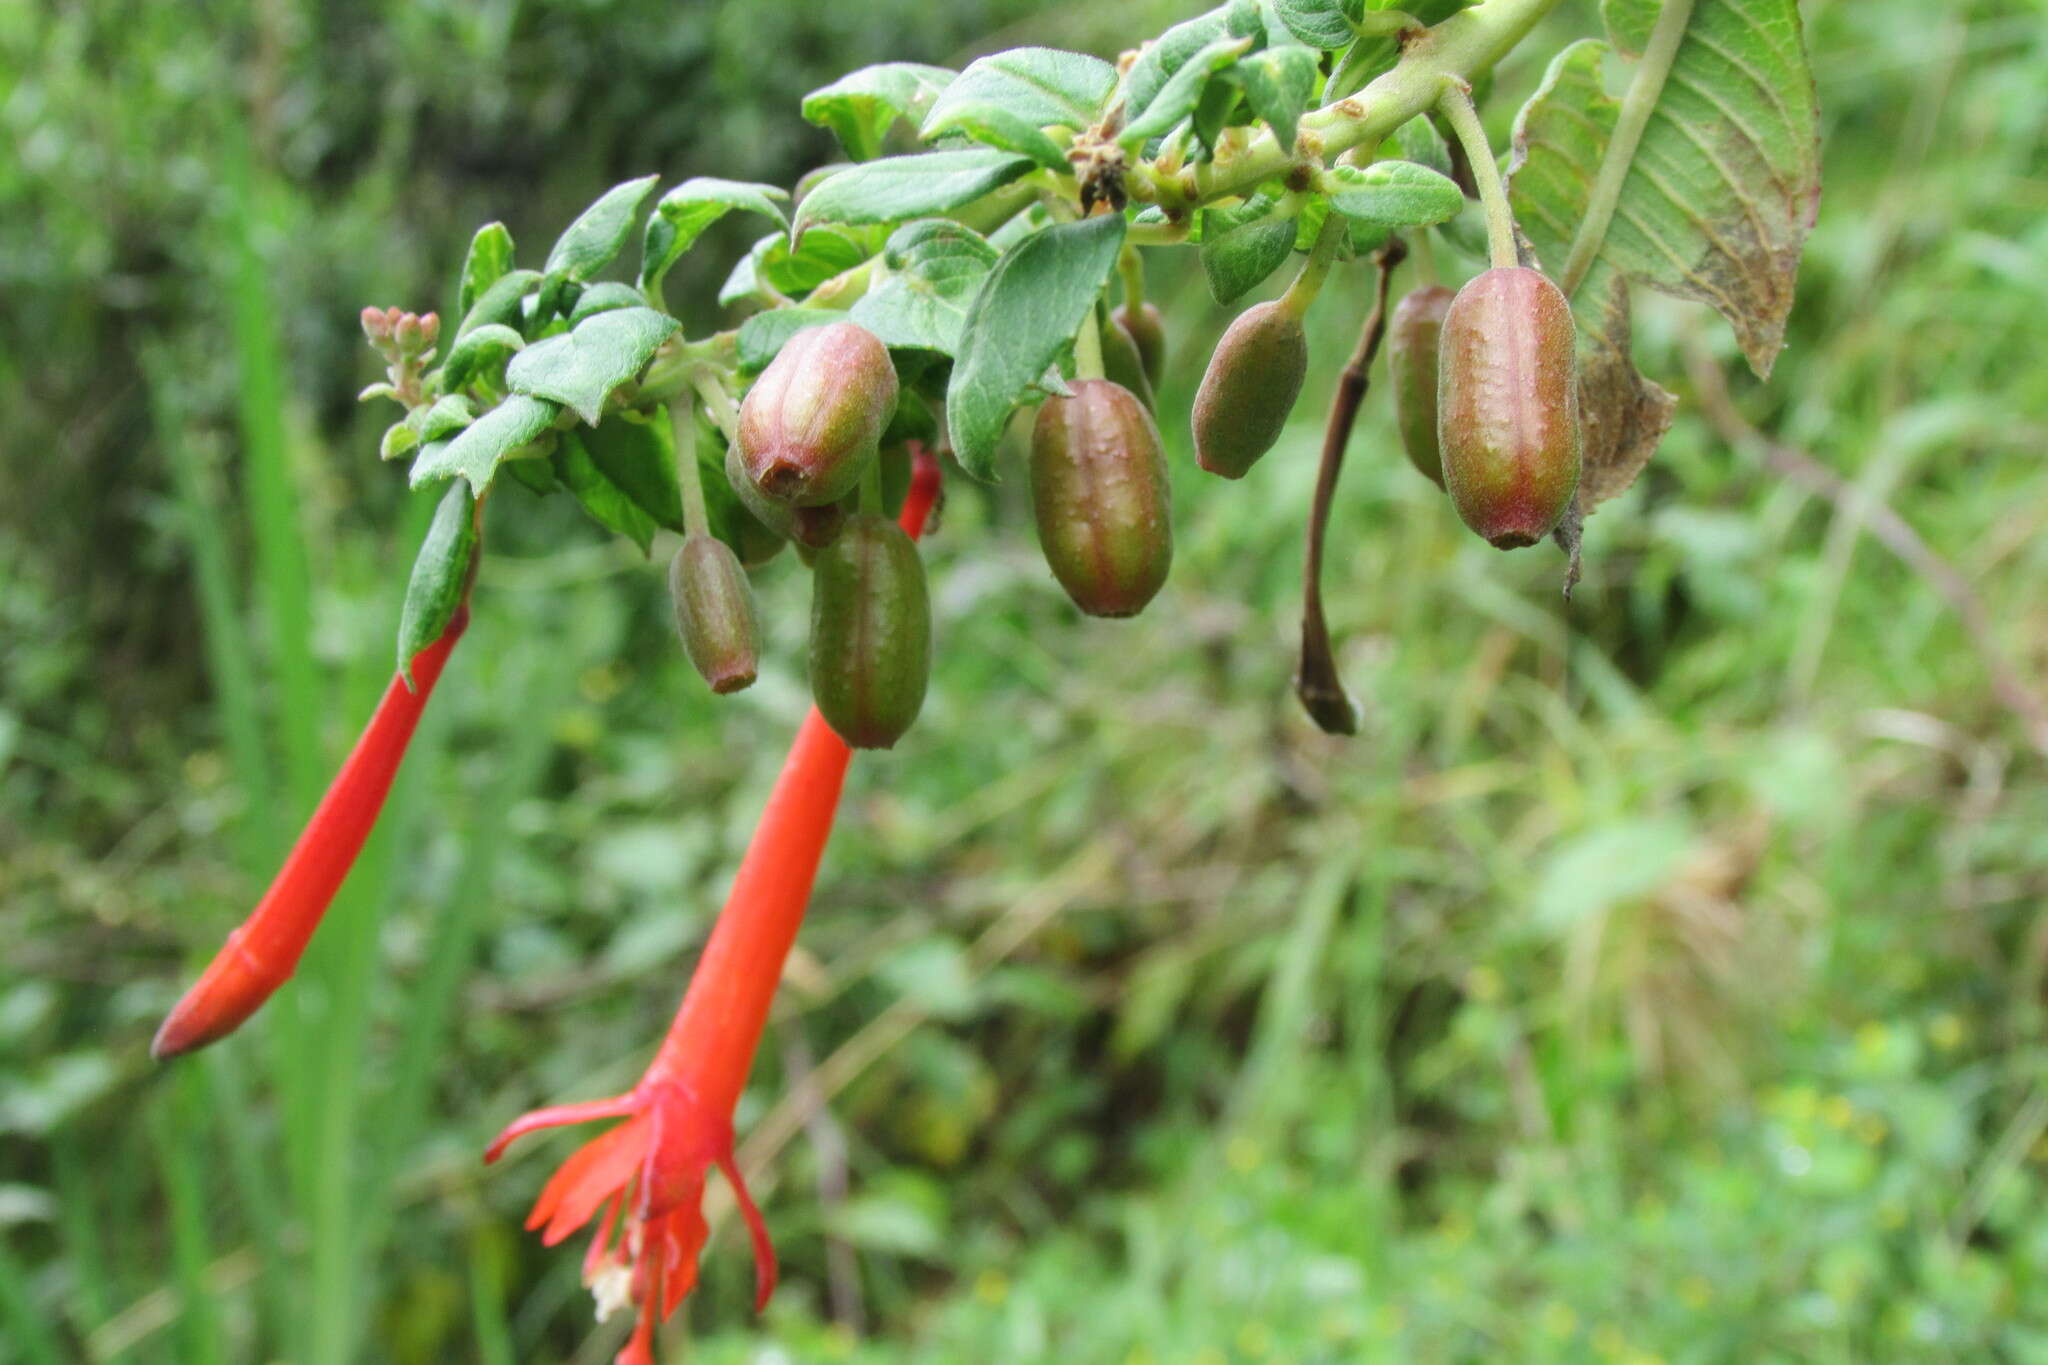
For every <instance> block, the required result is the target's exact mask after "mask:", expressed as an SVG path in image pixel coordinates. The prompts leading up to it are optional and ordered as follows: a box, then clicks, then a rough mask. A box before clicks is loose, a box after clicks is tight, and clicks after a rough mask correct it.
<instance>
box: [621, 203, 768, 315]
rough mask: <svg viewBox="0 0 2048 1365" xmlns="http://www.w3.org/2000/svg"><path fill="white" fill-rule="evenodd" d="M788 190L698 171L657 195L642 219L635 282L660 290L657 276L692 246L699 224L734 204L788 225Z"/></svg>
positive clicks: (728, 210)
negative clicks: (785, 207)
mask: <svg viewBox="0 0 2048 1365" xmlns="http://www.w3.org/2000/svg"><path fill="white" fill-rule="evenodd" d="M788 198H789V192H788V191H787V190H782V189H778V188H776V187H775V186H774V185H757V184H753V183H751V182H748V181H741V180H720V179H717V178H716V177H713V176H702V175H700V176H697V177H695V178H693V179H690V180H685V181H684V182H683V183H682V184H680V185H678V186H676V187H675V188H674V189H672V190H670V191H669V192H668V193H667V194H664V195H662V196H661V199H660V200H659V201H658V202H657V203H656V204H655V206H654V215H653V216H652V217H651V218H649V219H648V220H647V233H646V236H645V237H644V238H643V239H642V241H641V245H640V287H641V288H642V289H644V290H645V291H647V293H648V295H649V296H650V297H651V296H654V295H656V294H658V293H659V292H660V289H661V281H662V277H663V276H665V275H667V274H668V271H669V267H670V266H672V265H674V264H675V263H676V262H677V261H679V260H681V259H682V256H683V253H684V252H686V251H688V250H689V249H690V248H691V247H692V246H694V245H696V242H697V238H699V237H700V236H702V235H703V233H704V229H706V228H708V227H710V226H711V225H712V224H713V223H715V222H717V221H718V220H719V219H720V218H723V217H724V216H725V215H726V214H728V213H731V212H732V211H733V210H735V209H738V210H740V211H742V212H745V213H758V214H760V215H761V216H762V217H764V218H772V219H774V220H775V225H776V226H777V227H782V228H786V227H788V226H789V217H788V215H787V214H785V213H784V212H783V209H782V205H783V202H784V201H786V200H787V199H788Z"/></svg>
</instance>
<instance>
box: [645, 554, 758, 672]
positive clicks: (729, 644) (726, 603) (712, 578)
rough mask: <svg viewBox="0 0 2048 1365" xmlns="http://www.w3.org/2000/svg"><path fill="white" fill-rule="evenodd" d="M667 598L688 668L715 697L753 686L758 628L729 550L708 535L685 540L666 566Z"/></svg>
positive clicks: (743, 581) (744, 573)
mask: <svg viewBox="0 0 2048 1365" xmlns="http://www.w3.org/2000/svg"><path fill="white" fill-rule="evenodd" d="M668 595H669V600H670V601H671V602H673V603H674V605H675V610H676V630H677V631H678V632H679V633H680V634H681V635H682V637H683V650H684V652H685V653H687V654H688V655H689V656H690V663H691V664H692V665H693V666H694V667H695V668H696V670H697V671H698V672H699V673H701V674H702V675H703V676H704V681H705V682H708V683H710V684H711V690H712V691H713V692H718V693H721V694H722V693H726V692H737V691H739V690H740V689H741V688H743V687H749V686H751V685H752V684H753V681H754V673H755V670H756V669H757V668H758V667H759V664H760V659H761V646H760V638H761V628H760V624H759V622H758V621H757V619H756V618H755V615H754V593H753V590H752V589H751V588H749V587H748V586H747V571H746V570H745V569H743V568H741V567H740V561H739V556H738V555H735V554H734V553H733V552H732V547H730V546H729V545H727V544H726V543H725V542H724V541H722V540H720V539H719V538H718V537H716V536H713V535H705V534H702V533H699V534H697V535H691V536H685V537H684V538H683V548H682V549H680V550H677V551H676V557H675V558H674V559H673V560H671V561H669V566H668Z"/></svg>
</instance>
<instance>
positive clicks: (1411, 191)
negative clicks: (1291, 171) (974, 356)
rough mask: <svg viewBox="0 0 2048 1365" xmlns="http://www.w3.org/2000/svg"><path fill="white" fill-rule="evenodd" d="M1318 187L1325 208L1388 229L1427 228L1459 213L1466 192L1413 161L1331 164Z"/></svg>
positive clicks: (1444, 177)
mask: <svg viewBox="0 0 2048 1365" xmlns="http://www.w3.org/2000/svg"><path fill="white" fill-rule="evenodd" d="M1321 188H1322V189H1323V191H1324V192H1325V193H1327V194H1328V195H1329V196H1330V207H1331V208H1333V209H1335V210H1336V211H1337V212H1339V213H1341V214H1343V215H1344V216H1345V217H1347V218H1359V219H1363V220H1364V221H1366V222H1368V223H1379V224H1382V225H1384V226H1386V227H1390V228H1408V227H1429V226H1430V225H1432V224H1435V223H1441V222H1443V221H1445V220H1446V219H1450V218H1455V217H1457V216H1458V210H1460V209H1462V208H1464V207H1465V192H1464V191H1463V190H1461V189H1459V188H1458V186H1457V182H1455V181H1453V180H1452V179H1451V178H1450V177H1449V176H1446V175H1441V174H1439V173H1437V172H1436V171H1433V170H1431V169H1429V167H1427V166H1418V165H1416V164H1415V163H1414V162H1412V161H1375V162H1373V163H1372V165H1370V166H1364V167H1359V166H1332V167H1330V169H1329V170H1328V171H1325V172H1324V173H1323V177H1322V184H1321Z"/></svg>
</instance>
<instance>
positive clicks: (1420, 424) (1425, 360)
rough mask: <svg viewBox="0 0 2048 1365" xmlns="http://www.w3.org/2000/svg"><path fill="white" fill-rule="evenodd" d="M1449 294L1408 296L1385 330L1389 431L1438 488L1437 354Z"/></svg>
mask: <svg viewBox="0 0 2048 1365" xmlns="http://www.w3.org/2000/svg"><path fill="white" fill-rule="evenodd" d="M1451 297H1452V295H1451V291H1450V290H1448V289H1446V288H1444V287H1443V286H1442V285H1440V284H1430V285H1424V286H1423V287H1422V288H1420V289H1415V290H1411V291H1410V292H1409V293H1408V296H1407V297H1406V298H1404V299H1402V300H1401V302H1400V303H1398V304H1396V305H1395V306H1394V316H1393V318H1392V320H1391V321H1389V322H1388V324H1387V369H1388V371H1389V373H1390V376H1391V378H1392V380H1393V384H1394V425H1395V427H1396V428H1397V429H1398V430H1399V431H1400V433H1401V447H1402V449H1404V450H1406V451H1407V452H1408V462H1409V463H1410V464H1412V465H1414V466H1415V467H1416V468H1417V469H1419V470H1421V471H1422V473H1423V474H1424V475H1425V476H1427V477H1428V479H1429V480H1430V482H1432V483H1434V484H1435V485H1436V486H1437V487H1438V488H1442V487H1443V486H1444V462H1443V456H1442V455H1441V454H1439V453H1438V451H1437V446H1436V350H1437V336H1438V334H1439V333H1440V332H1442V331H1443V326H1444V313H1445V312H1446V311H1447V310H1448V309H1449V308H1450V306H1451Z"/></svg>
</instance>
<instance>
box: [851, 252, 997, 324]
mask: <svg viewBox="0 0 2048 1365" xmlns="http://www.w3.org/2000/svg"><path fill="white" fill-rule="evenodd" d="M999 255H1000V253H999V252H998V251H997V250H996V249H995V247H993V246H991V245H989V242H988V240H987V239H986V238H984V237H983V236H982V235H981V234H980V233H978V232H975V231H974V230H972V229H971V228H966V227H962V226H961V225H960V224H958V223H953V222H948V221H946V220H945V219H943V218H939V219H928V220H926V221H924V222H920V223H908V224H905V225H904V226H903V227H900V228H898V229H897V230H896V232H895V234H894V235H893V236H891V237H890V238H889V243H888V245H887V246H886V247H885V248H884V249H883V252H882V264H883V265H884V266H885V267H887V269H888V271H889V273H888V275H887V277H886V278H884V279H883V280H882V282H881V283H880V284H878V285H876V286H874V287H873V288H871V289H869V290H868V292H867V294H866V295H864V296H863V297H862V298H861V300H860V301H859V302H858V303H856V304H854V306H853V320H854V321H855V322H858V323H859V324H860V325H861V326H863V327H865V328H867V329H868V330H869V331H870V332H873V333H874V334H875V335H876V336H877V337H880V338H881V340H882V344H883V345H885V346H908V347H917V348H920V349H923V350H931V351H939V352H942V353H943V354H946V355H954V354H956V353H957V352H958V351H959V349H960V335H961V332H962V331H963V330H964V329H965V328H966V326H967V309H968V306H969V305H970V304H971V303H972V302H973V301H974V296H975V294H976V292H977V291H979V290H980V288H981V284H982V281H983V280H984V279H986V278H987V277H988V272H989V269H990V268H991V267H992V266H994V265H995V263H996V260H997V258H998V256H999Z"/></svg>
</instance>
